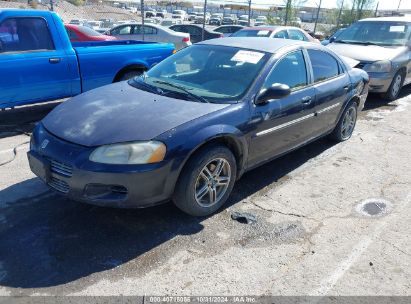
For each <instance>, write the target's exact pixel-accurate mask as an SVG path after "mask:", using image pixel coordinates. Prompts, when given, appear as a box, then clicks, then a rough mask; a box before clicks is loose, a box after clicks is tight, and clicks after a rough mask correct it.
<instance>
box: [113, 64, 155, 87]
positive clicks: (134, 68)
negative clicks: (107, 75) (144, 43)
mask: <svg viewBox="0 0 411 304" xmlns="http://www.w3.org/2000/svg"><path fill="white" fill-rule="evenodd" d="M137 70H138V71H147V70H148V67H147V66H146V65H145V64H143V63H133V64H129V65H127V66H125V67H123V68H122V69H121V70H119V71H118V72H117V73H116V75H115V76H114V78H113V82H117V81H120V79H121V77H123V75H124V74H125V73H127V72H131V71H137Z"/></svg>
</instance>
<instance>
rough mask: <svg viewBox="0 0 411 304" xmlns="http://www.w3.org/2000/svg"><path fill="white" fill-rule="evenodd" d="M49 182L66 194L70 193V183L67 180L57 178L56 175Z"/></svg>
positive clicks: (51, 185)
mask: <svg viewBox="0 0 411 304" xmlns="http://www.w3.org/2000/svg"><path fill="white" fill-rule="evenodd" d="M48 184H49V186H50V187H52V188H53V189H55V190H57V191H59V192H61V193H64V194H66V193H68V192H69V190H70V187H69V185H68V184H67V183H66V182H65V181H63V180H61V179H58V178H55V177H52V178H51V180H50V181H49V183H48Z"/></svg>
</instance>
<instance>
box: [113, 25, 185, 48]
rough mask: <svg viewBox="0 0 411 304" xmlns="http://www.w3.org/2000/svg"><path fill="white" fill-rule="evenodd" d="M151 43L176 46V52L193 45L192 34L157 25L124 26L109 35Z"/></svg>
mask: <svg viewBox="0 0 411 304" xmlns="http://www.w3.org/2000/svg"><path fill="white" fill-rule="evenodd" d="M143 32H144V41H149V42H167V43H172V44H174V46H175V48H176V50H180V49H182V48H185V47H187V46H190V45H191V41H190V34H186V33H177V32H175V31H173V30H171V29H169V28H167V27H164V26H161V25H157V24H144V27H143V25H142V24H123V25H119V26H116V27H114V28H112V29H111V30H110V31H108V32H107V35H110V36H114V37H116V38H117V39H122V40H143Z"/></svg>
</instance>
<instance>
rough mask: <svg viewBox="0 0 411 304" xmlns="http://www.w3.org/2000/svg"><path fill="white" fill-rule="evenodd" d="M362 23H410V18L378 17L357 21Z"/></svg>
mask: <svg viewBox="0 0 411 304" xmlns="http://www.w3.org/2000/svg"><path fill="white" fill-rule="evenodd" d="M364 21H381V22H383V21H388V22H398V21H400V22H401V21H402V22H411V17H410V16H401V17H399V16H396V17H378V18H366V19H361V20H359V22H364Z"/></svg>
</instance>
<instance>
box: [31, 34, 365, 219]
mask: <svg viewBox="0 0 411 304" xmlns="http://www.w3.org/2000/svg"><path fill="white" fill-rule="evenodd" d="M367 93H368V75H367V74H366V73H365V72H364V71H362V70H359V69H353V68H351V67H350V66H349V65H348V64H347V63H346V62H345V61H344V60H342V59H341V58H340V57H338V56H337V55H335V54H334V53H333V52H332V51H330V50H328V49H326V48H325V47H322V46H321V45H318V44H310V43H305V42H299V41H293V40H284V39H269V38H222V39H215V40H209V41H206V42H202V43H199V44H196V45H194V46H191V47H189V48H186V49H183V50H181V51H179V52H178V53H177V54H175V55H173V56H171V57H169V58H167V59H166V60H164V61H162V62H161V63H159V64H158V65H156V66H155V67H154V68H152V69H151V70H149V71H148V72H147V73H145V74H144V75H142V76H141V77H138V78H135V79H132V80H130V81H128V82H120V83H116V84H112V85H108V86H105V87H102V88H99V89H95V90H92V91H89V92H87V93H84V94H82V95H80V96H77V97H74V98H72V99H70V100H69V101H67V102H65V103H63V104H61V105H60V106H58V107H57V108H55V109H54V110H53V111H52V112H51V113H50V114H49V115H48V116H47V117H46V118H44V120H43V121H42V122H41V123H39V124H38V125H37V127H36V128H35V130H34V133H33V135H32V139H31V147H30V151H29V153H28V157H29V162H30V166H31V169H32V171H33V172H34V173H35V174H36V175H37V176H39V177H40V178H42V179H43V180H44V182H45V183H47V184H48V185H49V186H50V187H52V188H54V189H55V190H56V191H57V192H59V193H62V194H65V195H67V196H68V197H70V198H72V199H75V200H79V201H84V202H87V203H91V204H97V205H101V206H116V207H124V208H132V207H146V206H150V205H153V204H157V203H161V202H164V201H167V200H170V199H172V200H173V201H174V203H175V204H176V205H177V206H178V207H179V208H180V209H182V210H183V211H185V212H187V213H189V214H192V215H196V216H203V215H207V214H211V213H213V212H215V211H216V210H217V209H219V208H220V207H221V206H222V205H223V204H224V202H225V201H226V200H227V198H228V196H229V195H230V192H231V190H232V189H233V186H234V183H235V181H236V180H237V179H239V178H240V177H241V175H242V174H243V173H244V172H246V171H247V170H250V169H252V168H255V167H256V166H259V165H261V164H263V163H265V162H267V161H269V160H272V159H273V158H276V157H278V156H280V155H282V154H284V153H286V152H288V151H290V150H293V149H296V148H298V147H301V146H303V145H305V144H307V143H309V142H311V141H313V140H316V139H318V138H319V137H322V136H325V135H329V136H330V137H331V138H333V139H334V140H337V141H344V140H347V139H349V138H350V136H351V134H352V132H353V129H354V126H355V123H356V119H357V112H358V111H360V110H361V109H362V108H363V105H364V101H365V99H366V97H367Z"/></svg>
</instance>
